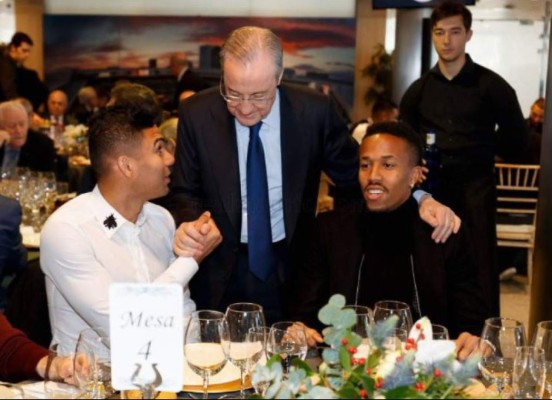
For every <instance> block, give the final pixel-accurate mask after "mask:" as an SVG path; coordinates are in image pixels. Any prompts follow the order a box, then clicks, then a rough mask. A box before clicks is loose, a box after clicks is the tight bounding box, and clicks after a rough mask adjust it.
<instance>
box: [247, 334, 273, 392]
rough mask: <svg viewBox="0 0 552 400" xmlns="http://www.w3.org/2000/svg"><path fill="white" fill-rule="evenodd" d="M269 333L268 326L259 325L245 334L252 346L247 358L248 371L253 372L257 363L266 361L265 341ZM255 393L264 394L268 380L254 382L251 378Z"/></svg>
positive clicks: (262, 363) (261, 363) (263, 363)
mask: <svg viewBox="0 0 552 400" xmlns="http://www.w3.org/2000/svg"><path fill="white" fill-rule="evenodd" d="M269 335H270V328H269V327H266V326H261V327H258V328H250V329H249V333H248V334H247V341H248V342H249V343H250V346H251V347H252V356H251V358H250V360H249V371H250V372H253V370H254V369H255V367H256V366H257V364H260V365H265V364H266V361H267V356H266V343H267V341H268V337H269ZM251 383H252V384H253V388H254V389H255V393H256V394H258V395H261V396H264V394H265V392H266V390H267V389H268V386H269V384H270V381H261V382H255V381H254V380H253V379H252V380H251Z"/></svg>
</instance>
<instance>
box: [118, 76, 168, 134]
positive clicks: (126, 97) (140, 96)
mask: <svg viewBox="0 0 552 400" xmlns="http://www.w3.org/2000/svg"><path fill="white" fill-rule="evenodd" d="M111 98H112V99H113V100H114V103H113V105H114V106H123V107H138V108H141V109H142V110H145V111H146V112H148V113H152V114H156V115H157V119H156V125H159V124H161V121H162V119H163V109H162V107H161V104H159V101H158V100H157V95H156V94H155V92H154V91H153V90H152V89H150V88H149V87H147V86H145V85H141V84H139V83H131V82H124V83H120V84H117V85H115V86H114V87H113V88H112V89H111Z"/></svg>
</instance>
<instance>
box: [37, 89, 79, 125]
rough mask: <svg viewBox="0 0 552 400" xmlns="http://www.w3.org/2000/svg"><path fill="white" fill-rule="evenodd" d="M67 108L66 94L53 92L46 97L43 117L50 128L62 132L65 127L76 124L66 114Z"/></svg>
mask: <svg viewBox="0 0 552 400" xmlns="http://www.w3.org/2000/svg"><path fill="white" fill-rule="evenodd" d="M68 108H69V101H68V99H67V94H65V92H64V91H62V90H54V91H52V92H51V93H50V95H49V96H48V101H47V102H46V112H45V113H44V117H45V118H46V119H47V120H49V121H50V123H51V124H52V126H54V125H55V126H57V128H58V129H59V132H63V131H64V130H65V126H66V125H75V124H76V123H77V120H76V119H75V117H74V116H72V115H70V114H68V113H67V111H68Z"/></svg>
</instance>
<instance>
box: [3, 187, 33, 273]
mask: <svg viewBox="0 0 552 400" xmlns="http://www.w3.org/2000/svg"><path fill="white" fill-rule="evenodd" d="M20 223H21V207H20V206H19V203H18V202H17V201H15V200H12V199H8V198H7V197H4V196H2V195H0V278H3V277H4V274H5V273H11V272H17V271H19V270H21V269H22V268H24V267H25V266H26V265H27V250H26V249H25V247H23V244H22V243H21V234H20V233H19V224H20Z"/></svg>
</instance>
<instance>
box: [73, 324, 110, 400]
mask: <svg viewBox="0 0 552 400" xmlns="http://www.w3.org/2000/svg"><path fill="white" fill-rule="evenodd" d="M110 346H111V345H110V342H109V335H108V334H107V333H106V332H105V331H104V330H103V329H102V328H88V329H84V330H83V331H82V332H81V333H80V334H79V339H78V341H77V348H76V351H75V358H74V361H73V368H74V376H75V381H76V382H77V383H78V385H79V386H80V388H81V389H82V390H84V392H85V397H86V398H92V399H105V398H108V397H110V396H111V395H113V393H114V390H113V387H112V386H111V349H110Z"/></svg>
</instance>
